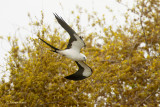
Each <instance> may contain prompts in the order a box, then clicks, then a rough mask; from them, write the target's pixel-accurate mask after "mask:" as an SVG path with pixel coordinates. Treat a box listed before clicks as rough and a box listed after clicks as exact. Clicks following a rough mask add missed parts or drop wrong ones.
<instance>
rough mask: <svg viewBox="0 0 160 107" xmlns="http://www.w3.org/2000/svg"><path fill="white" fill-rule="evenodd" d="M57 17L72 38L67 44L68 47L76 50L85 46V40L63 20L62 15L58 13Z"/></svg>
mask: <svg viewBox="0 0 160 107" xmlns="http://www.w3.org/2000/svg"><path fill="white" fill-rule="evenodd" d="M54 16H55V18H56V19H57V21H58V23H59V24H60V25H61V26H62V27H63V28H64V29H65V30H66V31H67V32H68V33H69V35H70V40H69V43H68V45H67V48H66V49H71V48H73V49H74V50H76V51H79V52H80V50H81V48H83V47H84V46H85V43H84V41H83V40H82V38H81V37H80V36H78V35H77V33H76V32H75V31H74V30H73V29H72V28H71V27H70V26H69V25H68V24H67V23H66V22H65V21H64V20H63V18H62V17H59V16H58V15H57V14H54Z"/></svg>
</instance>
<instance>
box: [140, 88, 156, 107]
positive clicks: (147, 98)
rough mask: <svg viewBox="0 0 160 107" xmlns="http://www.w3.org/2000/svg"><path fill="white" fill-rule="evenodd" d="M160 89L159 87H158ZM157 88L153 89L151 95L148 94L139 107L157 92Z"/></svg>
mask: <svg viewBox="0 0 160 107" xmlns="http://www.w3.org/2000/svg"><path fill="white" fill-rule="evenodd" d="M157 90H158V89H157ZM157 90H155V91H153V92H152V93H151V94H150V95H148V96H147V97H146V98H145V99H144V100H143V101H142V102H141V103H140V104H139V105H138V107H140V106H141V105H142V104H143V103H144V102H146V101H147V100H148V99H149V98H150V97H151V96H152V95H154V94H156V93H157Z"/></svg>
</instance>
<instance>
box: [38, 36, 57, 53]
mask: <svg viewBox="0 0 160 107" xmlns="http://www.w3.org/2000/svg"><path fill="white" fill-rule="evenodd" d="M39 39H40V40H41V41H42V42H44V43H45V44H46V45H48V46H50V47H51V48H52V49H54V50H55V51H54V50H52V51H53V52H57V50H59V49H58V48H56V47H54V46H52V45H51V44H49V43H47V42H46V41H44V40H43V39H41V38H40V37H39Z"/></svg>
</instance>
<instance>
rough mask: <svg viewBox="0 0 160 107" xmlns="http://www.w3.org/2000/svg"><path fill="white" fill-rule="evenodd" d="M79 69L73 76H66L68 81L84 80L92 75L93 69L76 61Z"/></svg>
mask: <svg viewBox="0 0 160 107" xmlns="http://www.w3.org/2000/svg"><path fill="white" fill-rule="evenodd" d="M75 62H76V64H77V65H78V67H79V69H78V71H77V72H75V73H74V74H72V75H69V76H66V77H65V78H66V79H69V80H75V81H77V80H82V79H85V78H87V77H89V76H91V75H92V69H91V68H90V67H89V66H88V65H87V64H85V63H84V62H83V61H75Z"/></svg>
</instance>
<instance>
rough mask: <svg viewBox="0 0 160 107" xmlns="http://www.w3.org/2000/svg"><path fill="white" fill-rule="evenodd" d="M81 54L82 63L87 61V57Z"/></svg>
mask: <svg viewBox="0 0 160 107" xmlns="http://www.w3.org/2000/svg"><path fill="white" fill-rule="evenodd" d="M80 54H81V57H82V59H81V60H82V61H86V60H87V57H86V56H85V55H84V54H82V53H80Z"/></svg>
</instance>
